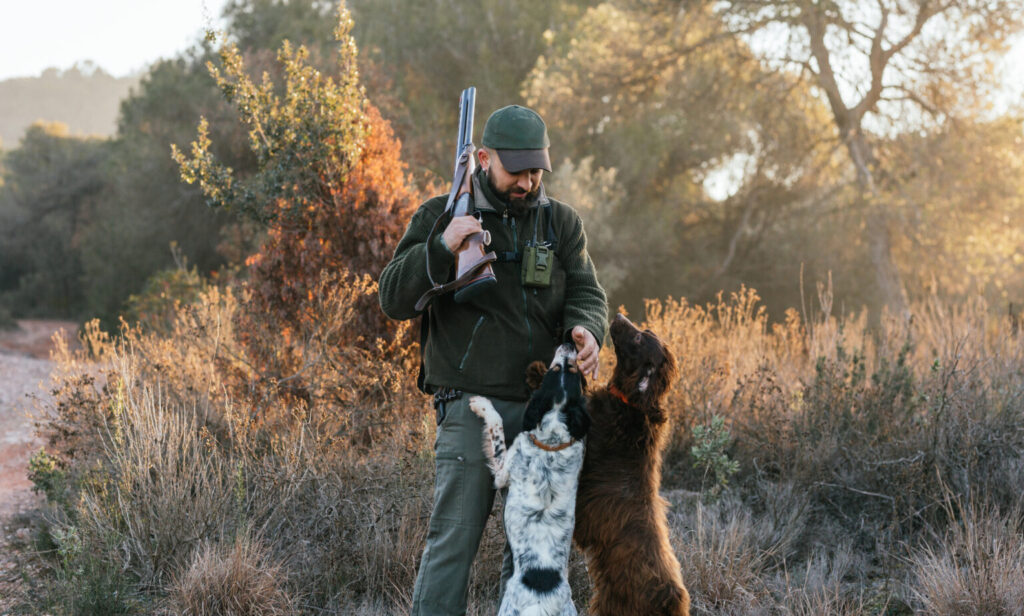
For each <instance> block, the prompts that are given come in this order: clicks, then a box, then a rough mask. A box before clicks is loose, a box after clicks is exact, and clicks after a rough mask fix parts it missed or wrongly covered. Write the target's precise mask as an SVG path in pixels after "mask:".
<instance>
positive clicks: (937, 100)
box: [718, 0, 1024, 314]
mask: <svg viewBox="0 0 1024 616" xmlns="http://www.w3.org/2000/svg"><path fill="white" fill-rule="evenodd" d="M718 10H719V13H720V14H721V15H723V17H724V18H725V19H726V20H727V22H728V23H729V24H730V26H731V28H732V29H733V31H734V32H735V33H737V34H743V35H750V34H752V33H757V34H759V35H761V36H763V37H766V38H765V39H764V40H769V41H773V42H774V41H777V42H779V43H781V44H772V45H770V47H771V51H770V52H769V53H768V54H767V55H768V59H769V60H770V61H771V62H772V63H773V64H774V65H775V66H777V67H779V68H785V69H795V70H796V74H798V75H800V76H801V78H803V79H805V80H807V81H808V83H810V84H813V85H814V86H815V87H816V88H818V89H819V91H820V92H821V93H822V95H823V97H824V98H825V100H826V101H827V103H828V106H829V109H830V111H831V116H832V124H833V136H834V138H835V139H836V140H837V142H838V143H839V144H841V145H842V147H843V148H844V149H845V150H846V152H847V154H848V156H849V161H850V163H851V164H852V167H853V171H854V175H855V178H856V179H855V181H856V186H857V191H858V194H857V195H856V197H855V199H854V205H855V206H857V207H858V210H859V211H860V216H861V220H862V221H863V224H864V227H865V234H866V241H867V249H868V255H869V259H870V262H871V265H872V267H873V269H874V275H875V286H876V288H877V293H878V296H879V298H880V300H881V303H882V304H883V305H885V306H887V307H888V308H890V309H891V310H893V311H896V312H898V313H900V314H903V313H904V312H905V311H906V307H907V291H906V287H905V283H904V280H903V277H902V275H901V273H900V271H899V269H898V268H897V266H896V263H895V260H894V257H893V254H892V249H893V236H894V234H896V230H895V229H894V226H895V225H896V224H897V221H898V220H900V218H906V216H907V214H906V213H902V212H894V211H893V210H894V208H893V206H894V205H895V201H896V199H894V198H893V196H892V190H893V188H894V184H893V180H892V178H893V176H894V175H896V170H895V169H889V168H885V167H883V166H882V161H881V160H880V159H879V156H878V147H879V145H878V144H879V142H880V141H881V140H883V139H884V138H885V133H886V132H890V134H891V133H892V132H905V131H909V130H912V129H915V128H921V127H928V126H934V125H937V124H942V123H943V122H945V121H947V120H948V119H949V118H951V117H956V116H958V115H961V114H962V113H963V112H964V111H965V110H967V109H976V108H977V105H976V104H975V102H976V100H977V98H976V97H978V96H984V93H985V89H986V88H985V86H987V85H990V84H991V80H992V78H993V76H992V74H991V71H990V69H989V66H988V65H987V62H988V61H989V59H990V58H991V54H993V53H995V52H998V51H1000V50H1002V48H1003V46H1004V44H1005V42H1006V41H1007V39H1008V38H1009V37H1010V36H1011V35H1012V34H1013V33H1015V32H1017V31H1019V30H1020V28H1021V27H1022V25H1024V3H1021V2H1020V0H1008V1H1007V0H1002V1H998V2H988V1H985V0H948V1H944V2H936V1H933V0H915V1H908V0H876V1H875V2H873V3H871V4H867V3H864V2H856V1H854V0H838V1H837V0H829V1H822V2H819V1H808V0H793V1H790V0H782V1H771V2H762V1H759V0H736V1H729V2H724V3H720V4H719V5H718ZM766 46H769V45H766Z"/></svg>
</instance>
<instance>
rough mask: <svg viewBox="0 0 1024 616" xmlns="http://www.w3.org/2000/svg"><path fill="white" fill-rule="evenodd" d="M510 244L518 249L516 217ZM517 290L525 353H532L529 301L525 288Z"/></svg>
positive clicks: (513, 220)
mask: <svg viewBox="0 0 1024 616" xmlns="http://www.w3.org/2000/svg"><path fill="white" fill-rule="evenodd" d="M512 245H513V246H515V247H516V250H519V233H518V232H517V231H516V219H515V218H513V219H512ZM523 258H524V259H525V258H526V253H523ZM519 292H520V293H521V294H522V296H523V320H524V321H525V322H526V354H527V355H533V328H531V327H530V302H529V300H528V299H527V297H526V288H525V287H523V286H521V285H520V287H519Z"/></svg>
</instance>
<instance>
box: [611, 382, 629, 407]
mask: <svg viewBox="0 0 1024 616" xmlns="http://www.w3.org/2000/svg"><path fill="white" fill-rule="evenodd" d="M608 393H610V394H611V395H613V396H615V397H616V398H618V399H619V400H622V403H623V404H629V399H628V398H626V394H624V393H622V390H621V389H619V388H618V387H616V386H614V385H609V386H608Z"/></svg>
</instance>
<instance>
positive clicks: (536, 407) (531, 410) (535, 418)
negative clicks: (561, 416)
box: [523, 393, 548, 432]
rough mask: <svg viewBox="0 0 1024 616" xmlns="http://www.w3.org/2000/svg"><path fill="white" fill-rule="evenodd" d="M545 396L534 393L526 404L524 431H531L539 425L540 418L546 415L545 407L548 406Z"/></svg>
mask: <svg viewBox="0 0 1024 616" xmlns="http://www.w3.org/2000/svg"><path fill="white" fill-rule="evenodd" d="M544 398H545V396H541V395H539V394H536V393H535V394H534V395H533V396H531V397H530V402H529V403H528V404H527V405H526V412H525V413H523V432H529V431H530V430H533V429H534V428H536V427H537V424H539V423H540V418H541V417H543V416H544V409H546V408H547V407H548V405H547V403H546V401H545V400H544Z"/></svg>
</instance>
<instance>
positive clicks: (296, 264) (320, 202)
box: [246, 105, 420, 348]
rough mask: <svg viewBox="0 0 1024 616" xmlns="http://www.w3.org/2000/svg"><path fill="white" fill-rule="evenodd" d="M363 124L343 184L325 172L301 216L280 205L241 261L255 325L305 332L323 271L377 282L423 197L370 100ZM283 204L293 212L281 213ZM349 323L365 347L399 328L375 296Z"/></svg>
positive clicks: (398, 146) (397, 143) (355, 339)
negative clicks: (244, 265) (360, 140)
mask: <svg viewBox="0 0 1024 616" xmlns="http://www.w3.org/2000/svg"><path fill="white" fill-rule="evenodd" d="M366 124H367V128H368V131H367V136H366V138H365V140H364V142H363V144H362V149H361V156H360V158H359V160H358V162H357V163H356V164H355V166H354V167H353V168H352V171H351V172H350V173H349V174H348V177H347V178H346V180H345V182H344V183H343V184H340V185H338V184H337V183H335V182H331V181H329V180H327V178H323V180H324V181H323V182H322V183H321V185H320V188H321V190H320V191H319V194H317V195H313V196H311V197H312V198H311V199H310V205H309V206H308V207H304V208H300V209H299V210H298V211H299V212H301V213H298V214H297V213H295V210H294V209H293V207H294V205H295V204H289V203H278V205H277V208H278V209H279V210H280V212H281V214H282V215H280V216H277V217H276V218H275V219H274V222H273V223H272V225H271V227H270V229H269V231H268V234H267V238H266V240H265V241H264V243H263V245H262V246H261V248H260V250H259V252H258V253H257V254H255V255H253V256H252V257H250V258H249V259H248V260H247V262H246V263H247V265H248V266H249V272H250V284H251V288H252V303H251V305H250V311H251V312H250V315H251V317H252V318H253V320H254V321H257V322H258V323H263V324H266V325H267V326H269V325H270V324H274V326H275V327H276V328H277V329H278V331H279V332H280V333H281V335H285V332H288V331H290V330H292V329H294V330H296V331H303V330H305V329H306V328H307V326H308V325H309V321H310V319H312V318H314V315H313V314H312V313H311V312H310V310H309V306H310V300H311V299H312V297H313V295H314V293H315V292H316V289H317V285H318V284H319V283H320V279H321V273H322V272H327V273H337V272H342V271H347V272H349V273H350V274H351V275H355V276H362V275H369V276H370V277H371V278H373V279H374V280H376V278H377V277H378V275H379V274H380V271H381V270H382V269H383V268H384V266H385V265H386V264H387V262H388V261H389V260H390V259H391V256H392V253H393V252H394V248H395V244H396V243H397V242H398V240H399V239H400V238H401V234H402V232H403V230H404V229H405V225H406V222H407V221H408V220H409V217H410V216H411V214H412V211H413V209H414V208H415V207H416V205H417V203H418V202H419V201H420V195H419V194H418V193H417V192H416V190H415V189H414V188H413V187H412V186H411V183H410V181H409V178H408V177H407V175H406V165H405V164H404V163H403V162H402V160H401V158H400V153H401V142H400V141H399V140H398V139H397V138H396V137H395V136H394V133H393V131H392V129H391V126H390V125H389V124H388V122H387V120H385V119H384V118H383V117H381V115H380V112H379V111H378V110H377V109H376V108H375V107H373V106H372V105H368V106H367V110H366ZM321 162H322V161H321ZM288 210H291V212H292V213H290V214H286V212H287V211H288ZM349 325H350V327H347V328H346V329H347V330H348V331H349V332H352V336H353V339H352V340H349V341H348V342H351V343H354V344H357V345H359V346H362V347H364V348H366V347H369V346H371V345H373V343H374V341H375V339H376V338H377V337H383V338H385V339H389V340H390V339H391V338H393V336H394V334H395V332H396V331H398V330H397V324H396V323H394V322H391V321H389V320H388V319H387V318H386V317H385V316H384V315H383V313H381V311H380V309H379V307H378V305H377V302H376V298H375V297H372V296H371V297H366V298H363V300H362V305H361V306H360V310H359V311H358V313H357V316H356V321H355V322H354V323H350V324H349ZM285 342H288V340H286V341H285Z"/></svg>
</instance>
